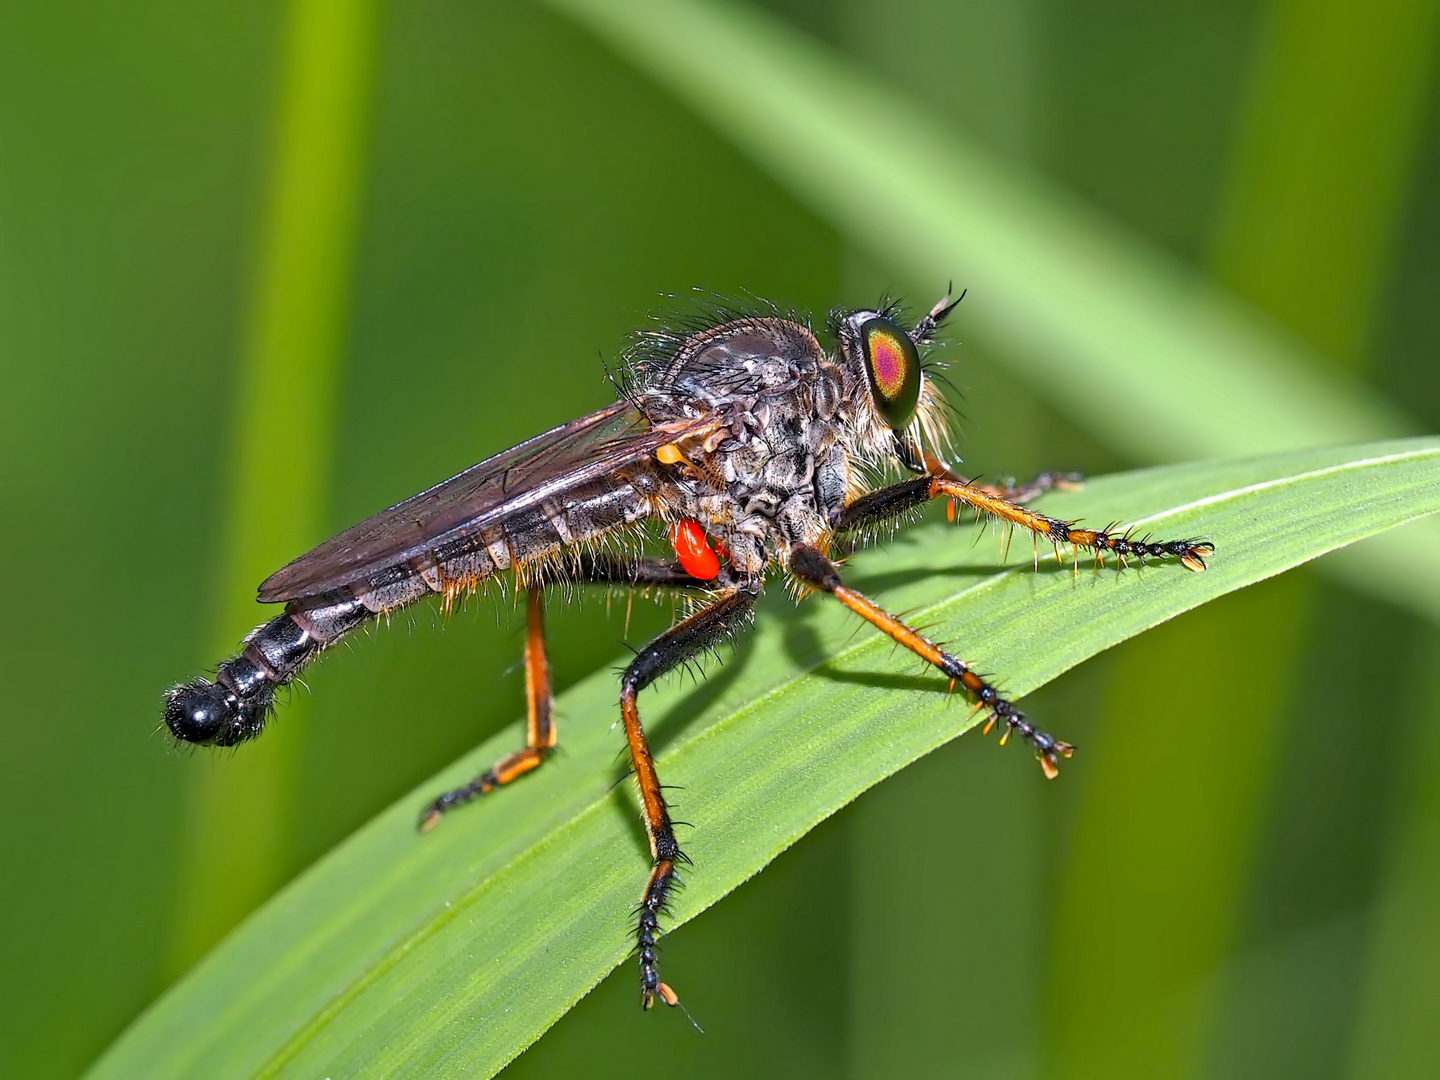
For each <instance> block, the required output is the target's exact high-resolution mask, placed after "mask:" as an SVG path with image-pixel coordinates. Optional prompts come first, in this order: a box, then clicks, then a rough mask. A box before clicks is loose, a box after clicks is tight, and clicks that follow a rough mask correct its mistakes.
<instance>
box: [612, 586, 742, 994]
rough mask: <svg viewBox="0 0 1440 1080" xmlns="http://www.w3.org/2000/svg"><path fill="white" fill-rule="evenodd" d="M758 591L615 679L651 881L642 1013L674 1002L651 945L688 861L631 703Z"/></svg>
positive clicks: (728, 630)
mask: <svg viewBox="0 0 1440 1080" xmlns="http://www.w3.org/2000/svg"><path fill="white" fill-rule="evenodd" d="M759 591H760V583H759V581H758V580H746V581H743V582H741V583H740V584H739V585H736V586H734V587H732V588H730V589H729V590H727V591H725V592H723V593H721V595H720V596H718V597H717V598H716V599H715V601H714V602H713V603H711V604H710V605H709V606H708V607H704V608H701V609H700V610H699V611H697V612H695V613H694V614H693V615H691V616H689V617H688V618H686V619H684V620H682V621H681V622H679V623H676V624H675V625H674V626H672V627H671V628H670V629H669V630H667V631H666V632H665V633H663V634H661V635H660V636H659V637H658V638H656V639H655V640H654V641H652V642H651V643H650V644H649V645H646V646H645V647H644V648H643V649H641V650H640V651H639V652H638V653H636V654H635V659H634V660H632V661H631V662H630V665H629V666H628V667H627V668H626V669H625V674H624V675H623V676H621V679H620V715H621V718H622V719H623V720H624V722H625V739H626V741H627V742H628V743H629V744H630V764H631V767H632V769H633V770H634V773H635V781H636V783H637V784H638V785H639V788H640V806H641V811H642V816H643V818H644V821H645V833H646V835H647V836H648V837H649V838H650V857H651V869H650V877H649V880H648V881H646V883H645V891H644V892H643V893H642V894H641V897H640V908H639V912H638V917H639V922H638V925H637V926H636V929H635V951H636V955H637V957H638V959H639V962H640V1004H641V1005H642V1006H643V1007H644V1008H646V1009H649V1008H651V1007H652V1006H653V1005H654V1004H655V999H656V998H657V997H658V998H659V999H660V1000H661V1001H663V1002H665V1004H667V1005H675V1004H676V1003H677V1002H678V1001H679V998H677V997H676V996H675V992H674V991H673V990H671V989H670V987H669V986H667V985H666V984H665V983H663V982H661V981H660V969H659V966H658V964H657V961H656V955H655V943H656V941H657V939H658V938H659V936H660V916H661V914H662V913H665V912H667V911H668V910H669V909H668V906H667V905H668V901H669V898H670V893H671V891H672V890H673V889H674V887H675V884H676V879H675V868H676V866H677V865H678V864H679V863H682V862H688V861H689V860H687V859H686V857H685V855H684V853H683V852H682V851H681V850H680V845H679V843H678V842H677V841H676V839H675V829H674V825H673V823H672V822H671V820H670V809H669V807H668V806H667V805H666V803H665V794H664V792H663V791H662V790H661V787H660V778H659V776H657V775H656V773H655V762H654V760H653V758H651V756H650V747H649V744H648V743H647V742H646V740H645V729H644V727H643V726H642V725H641V723H640V710H639V708H638V707H637V705H636V700H635V699H636V696H637V695H638V694H639V693H640V691H641V690H643V689H644V688H645V687H647V686H649V685H650V684H651V683H652V682H654V681H655V680H656V679H658V678H659V677H660V676H661V675H663V674H665V673H666V672H667V671H670V670H672V669H673V668H675V667H676V666H678V665H680V664H683V663H684V662H685V661H686V660H689V659H691V658H692V657H694V656H697V655H699V654H700V653H702V652H704V651H705V650H706V649H708V648H710V647H711V646H713V645H714V644H715V643H716V642H718V641H719V640H720V639H722V638H725V637H728V636H730V635H731V634H733V633H734V632H735V631H736V630H738V629H739V628H740V627H741V626H742V625H743V624H744V623H745V622H746V621H747V620H748V619H749V618H750V614H751V612H752V611H753V610H754V607H755V598H756V596H757V595H758V594H759Z"/></svg>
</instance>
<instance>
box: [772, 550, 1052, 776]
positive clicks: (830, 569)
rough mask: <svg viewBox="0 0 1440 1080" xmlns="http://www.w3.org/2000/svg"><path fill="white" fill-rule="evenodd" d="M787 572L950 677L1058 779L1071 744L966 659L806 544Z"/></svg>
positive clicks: (792, 557)
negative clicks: (845, 578)
mask: <svg viewBox="0 0 1440 1080" xmlns="http://www.w3.org/2000/svg"><path fill="white" fill-rule="evenodd" d="M789 569H790V573H791V574H793V575H794V576H795V577H797V578H799V579H800V581H802V582H803V583H804V584H806V585H809V586H811V587H813V588H816V589H822V590H824V591H825V592H828V593H829V594H830V595H832V596H833V597H835V599H837V600H839V601H840V602H841V603H842V604H844V605H845V606H846V607H848V608H849V609H850V610H851V611H853V612H855V614H857V615H859V616H860V617H861V618H862V619H864V620H865V621H866V622H868V623H871V624H872V625H874V626H876V627H879V628H880V629H881V630H883V631H884V632H885V633H886V634H887V635H889V636H890V637H891V638H892V639H893V640H894V641H895V642H896V643H897V644H900V645H903V646H904V647H905V648H907V649H909V650H910V651H911V652H913V653H914V654H915V655H916V656H918V657H920V658H921V659H922V660H924V661H926V662H927V663H929V664H932V665H933V666H935V667H937V668H939V669H940V670H941V671H942V672H944V673H945V674H946V675H948V676H950V686H951V688H952V689H953V688H954V687H955V684H956V683H959V684H960V685H961V686H962V687H964V688H965V690H966V691H967V692H968V693H969V694H970V695H971V696H972V697H973V698H975V700H976V701H977V702H978V703H979V704H980V705H981V706H982V707H983V708H984V709H985V710H986V713H987V714H988V719H987V722H986V724H985V731H986V732H987V733H988V732H989V731H990V729H991V728H992V727H993V726H994V725H995V724H996V723H1001V724H1004V725H1005V733H1004V735H1002V736H1001V739H1000V741H1001V744H1002V745H1003V744H1004V742H1005V740H1006V739H1008V738H1009V737H1010V735H1011V734H1012V733H1013V732H1019V734H1020V735H1021V736H1022V737H1023V738H1024V739H1025V740H1026V741H1027V742H1029V743H1030V745H1031V746H1033V747H1034V748H1035V756H1036V758H1037V759H1039V761H1040V768H1041V769H1043V770H1044V772H1045V775H1046V776H1047V777H1048V778H1049V779H1051V780H1053V779H1055V777H1057V776H1058V775H1060V758H1062V757H1069V756H1070V755H1071V754H1072V753H1073V752H1074V749H1075V748H1074V747H1073V746H1071V745H1070V744H1069V743H1064V742H1061V741H1060V740H1059V739H1056V738H1054V737H1053V736H1051V735H1047V734H1046V733H1045V732H1043V731H1041V730H1039V729H1038V728H1037V727H1035V726H1034V725H1033V724H1031V723H1030V721H1029V720H1027V719H1026V718H1025V714H1024V713H1022V712H1021V711H1020V710H1019V709H1017V708H1015V706H1014V705H1012V704H1011V703H1010V702H1008V701H1007V700H1005V698H1003V697H1001V696H1000V692H999V691H998V690H996V689H995V688H994V687H993V686H991V685H990V684H989V683H988V682H986V681H985V680H984V679H982V678H981V677H980V676H979V675H977V674H975V672H974V671H972V670H970V666H969V665H968V664H966V663H965V662H964V661H963V660H960V659H958V658H956V657H954V656H951V655H950V654H949V653H948V652H946V651H945V650H944V649H942V648H941V647H940V646H939V645H936V644H935V643H934V642H933V641H931V640H930V639H929V638H927V637H925V636H924V635H922V634H920V633H919V632H918V631H916V630H912V629H911V628H910V627H908V626H906V625H905V624H904V623H903V622H901V621H900V620H899V619H897V618H896V617H895V616H894V615H891V614H890V613H889V612H887V611H885V610H884V609H883V608H881V607H880V606H879V605H878V604H876V603H875V602H874V601H872V600H870V599H869V598H868V597H865V596H863V595H861V594H860V593H858V592H856V591H855V590H854V589H851V588H849V587H847V586H846V585H845V584H844V583H843V582H841V580H840V571H839V569H838V568H837V567H836V566H835V564H834V563H832V562H831V561H830V560H829V559H827V558H826V557H825V556H824V555H822V554H821V553H820V552H819V551H818V550H816V549H815V548H813V547H809V546H807V545H804V544H797V545H796V546H795V547H794V548H792V549H791V550H790V567H789Z"/></svg>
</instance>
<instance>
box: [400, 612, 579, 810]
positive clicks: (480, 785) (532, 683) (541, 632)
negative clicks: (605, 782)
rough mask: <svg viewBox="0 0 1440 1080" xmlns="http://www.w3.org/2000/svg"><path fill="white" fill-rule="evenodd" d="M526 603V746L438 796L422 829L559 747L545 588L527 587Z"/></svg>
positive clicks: (532, 764) (542, 758) (520, 774)
mask: <svg viewBox="0 0 1440 1080" xmlns="http://www.w3.org/2000/svg"><path fill="white" fill-rule="evenodd" d="M525 604H526V631H525V705H526V723H525V745H524V747H522V748H521V749H519V750H516V751H515V752H514V753H512V754H507V755H506V756H505V757H503V758H501V759H500V760H499V761H497V762H496V763H495V764H494V765H492V766H491V767H490V768H488V769H486V770H485V771H484V772H483V773H481V774H480V775H479V776H477V777H476V778H475V779H474V780H471V781H470V782H469V783H468V784H464V785H462V786H460V787H458V788H455V789H454V790H453V791H447V792H445V793H444V794H443V795H440V796H438V797H437V798H436V799H435V800H434V801H433V802H432V803H431V804H430V805H429V806H427V807H426V808H425V811H424V813H422V814H421V815H420V829H421V831H422V832H423V831H428V830H430V829H433V828H434V827H435V826H436V825H437V824H438V823H439V821H440V818H441V817H442V816H443V815H444V814H445V812H446V811H448V810H453V809H455V808H456V807H457V806H463V805H465V804H466V803H468V802H472V801H473V800H475V799H478V798H479V797H480V796H481V795H488V794H490V792H492V791H494V790H495V789H496V788H497V787H500V786H501V785H503V784H508V783H510V782H511V781H513V780H516V779H518V778H519V777H521V776H524V775H525V774H526V773H527V772H529V771H530V770H532V769H535V768H538V767H539V766H540V764H541V763H542V762H544V760H545V759H546V758H547V757H549V756H550V751H551V750H553V749H554V748H555V744H556V742H557V739H558V733H557V732H556V730H555V720H554V715H553V711H554V710H553V698H552V696H551V693H550V663H549V661H548V660H546V658H545V600H544V590H543V589H542V588H540V587H539V586H532V587H531V588H528V589H526V591H525Z"/></svg>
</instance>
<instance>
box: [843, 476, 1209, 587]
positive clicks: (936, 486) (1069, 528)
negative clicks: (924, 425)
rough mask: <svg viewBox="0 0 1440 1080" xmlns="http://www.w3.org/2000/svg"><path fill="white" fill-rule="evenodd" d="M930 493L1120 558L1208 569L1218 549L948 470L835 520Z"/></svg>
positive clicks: (886, 491)
mask: <svg viewBox="0 0 1440 1080" xmlns="http://www.w3.org/2000/svg"><path fill="white" fill-rule="evenodd" d="M931 499H954V500H955V501H956V502H961V503H964V504H965V505H967V506H973V507H974V508H975V509H976V510H978V511H980V512H981V513H984V514H990V515H993V516H994V517H997V518H1000V519H1002V520H1004V521H1008V522H1010V523H1011V524H1014V525H1019V526H1020V527H1021V528H1022V529H1029V530H1030V531H1031V532H1033V533H1035V534H1036V535H1037V536H1040V537H1043V538H1044V539H1046V540H1049V541H1050V542H1051V543H1053V544H1055V545H1056V547H1057V548H1058V546H1059V545H1060V544H1074V545H1075V546H1076V547H1077V548H1084V549H1086V550H1088V551H1094V552H1096V553H1097V555H1098V554H1099V553H1101V552H1106V551H1112V552H1114V553H1115V554H1116V555H1118V556H1119V557H1120V559H1121V560H1122V561H1124V560H1125V558H1126V557H1127V556H1130V555H1133V556H1135V557H1136V558H1138V559H1141V560H1144V559H1145V558H1147V557H1148V558H1159V557H1161V556H1164V555H1173V556H1176V557H1177V558H1179V560H1180V561H1181V562H1182V563H1183V564H1184V565H1185V566H1186V567H1187V568H1188V569H1190V570H1195V571H1197V572H1198V571H1201V570H1204V569H1205V559H1206V557H1207V556H1209V555H1211V554H1212V553H1213V552H1214V551H1215V545H1214V544H1212V543H1210V542H1209V541H1208V540H1204V539H1201V538H1199V537H1193V538H1191V539H1188V540H1160V541H1150V540H1143V539H1142V540H1133V539H1131V538H1130V535H1129V534H1128V533H1124V532H1119V533H1117V532H1115V531H1113V530H1112V529H1108V528H1106V529H1081V528H1077V527H1076V525H1075V523H1074V522H1073V521H1061V520H1060V519H1059V518H1052V517H1047V516H1045V515H1044V514H1041V513H1037V512H1036V511H1034V510H1031V509H1029V508H1027V507H1024V506H1017V505H1016V504H1015V503H1013V502H1010V501H1008V500H1006V499H1003V498H1001V497H1000V496H999V495H996V494H993V493H992V492H990V491H988V490H986V489H985V488H983V487H977V486H975V485H973V484H969V483H966V482H965V481H964V480H959V479H955V478H952V477H949V476H935V475H931V476H921V477H917V478H916V479H914V480H902V481H900V482H899V483H898V484H892V485H891V486H890V487H886V488H881V489H880V490H879V491H872V492H870V493H869V494H868V495H862V496H860V497H859V498H858V499H855V500H854V501H853V502H851V503H849V504H848V505H846V506H845V507H844V508H843V509H841V510H840V511H839V513H837V514H835V515H834V517H833V518H832V520H831V525H832V526H833V527H834V528H835V530H836V531H837V532H848V531H850V530H852V529H861V528H864V527H865V526H867V525H874V524H877V523H879V522H881V521H885V520H887V519H889V518H892V517H896V516H898V515H900V514H903V513H905V512H906V511H908V510H914V509H916V508H917V507H919V506H921V505H923V504H924V503H927V502H929V501H930V500H931Z"/></svg>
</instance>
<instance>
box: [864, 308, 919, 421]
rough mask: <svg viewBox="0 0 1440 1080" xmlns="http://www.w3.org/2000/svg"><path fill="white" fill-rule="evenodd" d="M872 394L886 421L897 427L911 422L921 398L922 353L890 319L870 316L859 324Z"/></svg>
mask: <svg viewBox="0 0 1440 1080" xmlns="http://www.w3.org/2000/svg"><path fill="white" fill-rule="evenodd" d="M860 341H861V342H862V343H863V345H864V347H865V374H866V375H868V376H869V377H870V397H871V398H872V399H874V401H875V408H876V410H877V411H878V412H879V413H880V415H881V416H882V417H883V418H884V420H885V423H887V424H889V425H890V427H891V428H893V429H894V430H896V431H899V430H900V429H902V428H903V427H904V426H905V425H906V424H908V423H910V417H912V416H913V415H915V403H916V402H917V401H918V400H919V399H920V354H919V353H918V352H917V351H916V349H915V343H914V342H912V341H911V340H910V335H909V334H907V333H905V331H904V330H902V329H900V327H899V326H897V325H896V324H895V323H894V322H892V321H891V320H890V319H886V318H884V317H880V318H874V319H870V320H868V321H867V322H865V323H864V324H863V325H862V326H861V327H860Z"/></svg>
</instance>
